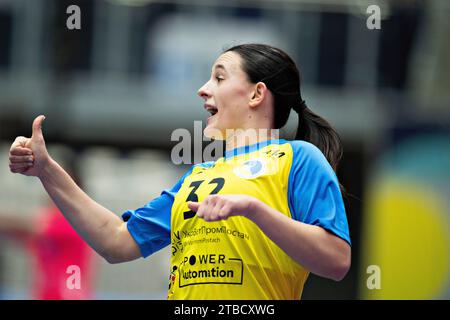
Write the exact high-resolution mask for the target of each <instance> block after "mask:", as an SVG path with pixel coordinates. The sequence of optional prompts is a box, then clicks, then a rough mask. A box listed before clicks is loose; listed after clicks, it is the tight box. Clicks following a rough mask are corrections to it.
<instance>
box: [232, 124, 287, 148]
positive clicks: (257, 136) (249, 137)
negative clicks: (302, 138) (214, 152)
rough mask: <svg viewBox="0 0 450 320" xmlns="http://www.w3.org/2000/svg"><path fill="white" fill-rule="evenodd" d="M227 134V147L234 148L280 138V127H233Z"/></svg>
mask: <svg viewBox="0 0 450 320" xmlns="http://www.w3.org/2000/svg"><path fill="white" fill-rule="evenodd" d="M228 131H229V130H227V135H226V141H225V148H226V150H227V151H228V150H233V149H235V148H239V147H243V146H248V145H252V144H255V143H258V142H262V141H267V140H278V139H279V137H280V135H279V130H278V129H268V128H263V129H254V128H252V129H233V130H230V132H228Z"/></svg>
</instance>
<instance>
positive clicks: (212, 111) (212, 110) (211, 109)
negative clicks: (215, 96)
mask: <svg viewBox="0 0 450 320" xmlns="http://www.w3.org/2000/svg"><path fill="white" fill-rule="evenodd" d="M205 109H206V111H208V112H209V113H210V114H211V116H214V115H215V114H217V112H218V111H219V110H218V109H217V108H216V107H215V106H212V105H209V104H205Z"/></svg>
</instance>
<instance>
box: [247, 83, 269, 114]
mask: <svg viewBox="0 0 450 320" xmlns="http://www.w3.org/2000/svg"><path fill="white" fill-rule="evenodd" d="M268 91H269V89H267V86H266V84H265V83H264V82H258V83H257V84H255V87H254V90H253V92H252V97H251V99H250V101H249V103H248V104H249V105H250V107H251V108H254V107H257V106H259V105H260V104H261V103H262V102H263V101H264V99H265V98H266V96H267V94H268V93H269V92H268Z"/></svg>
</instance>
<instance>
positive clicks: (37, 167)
mask: <svg viewBox="0 0 450 320" xmlns="http://www.w3.org/2000/svg"><path fill="white" fill-rule="evenodd" d="M44 119H45V117H44V116H42V115H41V116H38V117H37V118H36V119H34V121H33V133H32V135H31V138H25V137H17V138H16V140H15V141H14V142H13V144H12V145H11V148H10V149H9V169H10V170H11V172H13V173H21V174H24V175H26V176H36V177H39V175H40V174H41V172H42V170H43V169H44V168H45V166H46V165H47V164H48V163H49V161H50V156H49V155H48V152H47V148H46V147H45V141H44V136H43V135H42V122H43V121H44Z"/></svg>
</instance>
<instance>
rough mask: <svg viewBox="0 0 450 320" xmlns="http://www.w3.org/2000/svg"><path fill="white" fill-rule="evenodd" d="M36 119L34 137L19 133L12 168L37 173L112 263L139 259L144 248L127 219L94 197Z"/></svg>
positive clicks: (71, 220) (88, 239)
mask: <svg viewBox="0 0 450 320" xmlns="http://www.w3.org/2000/svg"><path fill="white" fill-rule="evenodd" d="M43 120H44V117H43V116H39V117H37V118H36V119H35V120H34V122H33V135H32V137H31V138H25V137H18V138H17V139H16V140H15V141H14V143H13V144H12V146H11V149H10V170H11V172H13V173H21V174H24V175H27V176H36V177H38V178H39V179H40V181H41V182H42V185H43V186H44V188H45V190H46V191H47V193H48V194H49V196H50V197H51V198H52V200H53V202H54V203H55V204H56V206H57V207H58V208H59V209H60V210H61V212H62V213H63V214H64V216H65V217H66V219H67V220H68V221H69V223H70V224H71V225H72V227H73V228H74V229H75V230H76V231H77V232H78V233H79V234H80V235H81V237H83V239H84V240H85V241H86V242H87V243H88V244H89V245H90V246H91V247H92V248H93V249H94V250H95V251H97V253H99V254H100V255H101V256H102V257H104V258H105V259H106V260H107V261H108V262H110V263H118V262H124V261H129V260H133V259H136V258H138V257H140V256H141V253H140V250H139V247H138V245H137V244H136V242H135V241H134V239H133V238H132V236H131V234H130V233H129V232H128V229H127V227H126V223H124V222H123V221H122V220H121V219H120V218H119V217H118V216H116V215H115V214H114V213H112V212H111V211H109V210H108V209H106V208H104V207H102V206H101V205H100V204H98V203H97V202H95V201H94V200H92V199H91V198H90V197H89V196H88V195H87V194H86V193H84V192H83V190H81V189H80V188H79V187H78V186H77V185H76V183H75V182H74V181H73V180H72V178H71V177H70V176H69V174H67V172H65V171H64V169H63V168H62V167H61V166H60V165H59V164H58V163H57V162H56V161H54V160H53V159H52V158H51V157H50V155H49V154H48V152H47V149H46V147H45V141H44V137H43V135H42V130H41V125H42V122H43Z"/></svg>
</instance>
